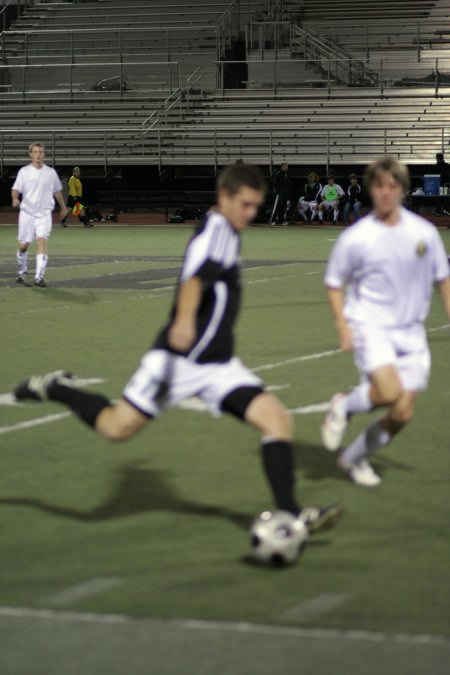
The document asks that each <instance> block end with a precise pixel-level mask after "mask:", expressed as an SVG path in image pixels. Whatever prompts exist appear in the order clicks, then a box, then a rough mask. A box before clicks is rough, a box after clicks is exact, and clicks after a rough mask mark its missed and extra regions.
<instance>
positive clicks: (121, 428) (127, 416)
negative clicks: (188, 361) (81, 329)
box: [14, 370, 149, 441]
mask: <svg viewBox="0 0 450 675" xmlns="http://www.w3.org/2000/svg"><path fill="white" fill-rule="evenodd" d="M14 393H15V396H16V399H17V400H19V401H23V400H33V401H55V402H58V403H62V404H63V405H66V406H67V407H68V408H70V410H72V412H74V413H75V415H77V416H78V417H79V418H80V419H81V420H82V421H83V422H85V423H86V424H88V425H89V426H90V427H92V428H93V429H95V431H97V433H99V434H100V435H101V436H104V437H105V438H108V439H110V440H116V441H122V440H126V439H127V438H129V437H130V436H132V435H133V434H134V433H135V432H136V431H138V430H139V429H140V428H141V427H142V426H143V425H144V424H145V423H146V422H147V421H148V419H149V417H147V416H145V415H143V414H142V413H140V412H139V411H138V410H136V409H135V408H134V407H133V406H131V405H130V404H129V403H127V402H126V401H124V400H121V401H119V402H118V403H117V404H112V403H111V402H110V401H109V400H108V399H107V398H106V397H105V396H103V395H102V394H96V393H91V392H88V391H82V390H80V389H78V387H77V385H76V380H75V379H74V377H73V375H71V374H70V373H68V372H66V371H63V370H58V371H55V372H53V373H48V374H47V375H42V376H34V377H31V378H29V379H28V380H25V381H24V382H22V383H21V384H19V386H18V387H17V388H16V390H15V392H14Z"/></svg>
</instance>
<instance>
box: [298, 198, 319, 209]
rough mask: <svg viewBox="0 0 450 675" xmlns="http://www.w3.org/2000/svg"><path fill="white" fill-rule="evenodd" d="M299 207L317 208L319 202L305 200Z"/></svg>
mask: <svg viewBox="0 0 450 675" xmlns="http://www.w3.org/2000/svg"><path fill="white" fill-rule="evenodd" d="M298 208H299V209H300V210H301V211H306V209H311V210H312V209H315V208H317V202H305V200H303V201H300V202H299V203H298Z"/></svg>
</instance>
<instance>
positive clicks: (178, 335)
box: [167, 320, 196, 353]
mask: <svg viewBox="0 0 450 675" xmlns="http://www.w3.org/2000/svg"><path fill="white" fill-rule="evenodd" d="M195 338H196V330H195V326H194V324H192V323H191V322H184V321H181V320H178V321H177V320H175V321H174V323H173V324H172V326H171V328H170V329H169V333H168V336H167V339H168V342H169V345H170V347H172V349H175V350H176V351H177V352H181V353H184V352H187V351H189V349H190V348H191V347H192V345H193V344H194V342H195Z"/></svg>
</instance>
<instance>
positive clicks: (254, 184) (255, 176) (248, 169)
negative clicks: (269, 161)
mask: <svg viewBox="0 0 450 675" xmlns="http://www.w3.org/2000/svg"><path fill="white" fill-rule="evenodd" d="M243 187H249V188H252V189H253V190H258V191H259V192H265V191H266V181H265V179H264V176H263V175H262V173H261V171H260V170H259V169H258V167H256V166H252V165H251V164H230V165H229V166H226V167H225V169H223V171H221V172H220V174H219V177H218V179H217V190H226V191H227V192H229V193H230V194H232V195H235V194H236V193H237V192H239V190H240V189H241V188H243Z"/></svg>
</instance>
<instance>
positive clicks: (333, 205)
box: [320, 200, 339, 211]
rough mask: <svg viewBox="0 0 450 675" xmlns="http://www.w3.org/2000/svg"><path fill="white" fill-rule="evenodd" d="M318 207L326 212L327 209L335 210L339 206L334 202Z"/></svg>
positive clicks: (323, 203)
mask: <svg viewBox="0 0 450 675" xmlns="http://www.w3.org/2000/svg"><path fill="white" fill-rule="evenodd" d="M320 206H322V207H323V208H324V209H326V210H327V211H328V209H336V208H337V207H338V206H339V202H338V201H337V200H335V201H334V202H322V203H321V204H320Z"/></svg>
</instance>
